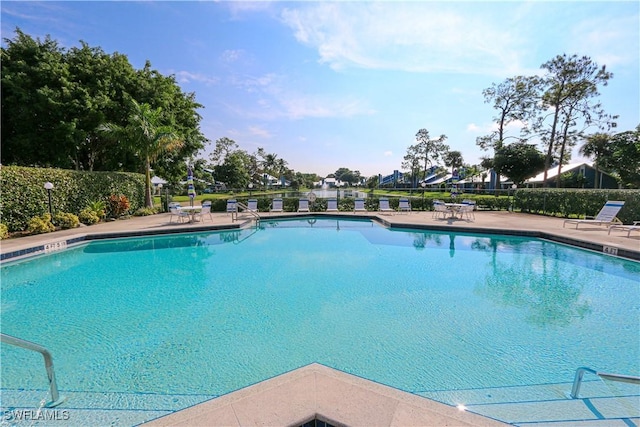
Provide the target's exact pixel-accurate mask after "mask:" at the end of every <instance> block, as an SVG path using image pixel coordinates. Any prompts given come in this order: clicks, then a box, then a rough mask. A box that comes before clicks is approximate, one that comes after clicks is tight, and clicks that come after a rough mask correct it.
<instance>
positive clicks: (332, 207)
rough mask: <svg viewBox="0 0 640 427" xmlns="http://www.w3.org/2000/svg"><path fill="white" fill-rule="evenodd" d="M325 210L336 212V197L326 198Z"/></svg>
mask: <svg viewBox="0 0 640 427" xmlns="http://www.w3.org/2000/svg"><path fill="white" fill-rule="evenodd" d="M327 212H338V199H336V198H335V197H334V198H333V199H328V200H327Z"/></svg>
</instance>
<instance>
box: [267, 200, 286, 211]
mask: <svg viewBox="0 0 640 427" xmlns="http://www.w3.org/2000/svg"><path fill="white" fill-rule="evenodd" d="M270 211H271V212H282V211H283V208H282V199H280V198H278V199H273V200H272V201H271V209H270Z"/></svg>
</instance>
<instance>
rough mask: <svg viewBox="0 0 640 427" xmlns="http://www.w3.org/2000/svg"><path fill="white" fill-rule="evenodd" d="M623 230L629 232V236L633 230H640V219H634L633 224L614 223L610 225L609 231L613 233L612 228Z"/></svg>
mask: <svg viewBox="0 0 640 427" xmlns="http://www.w3.org/2000/svg"><path fill="white" fill-rule="evenodd" d="M616 229H618V230H622V231H626V232H627V237H631V232H632V231H640V221H633V225H625V224H614V225H610V226H609V233H608V234H611V230H616Z"/></svg>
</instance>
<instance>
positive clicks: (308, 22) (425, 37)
mask: <svg viewBox="0 0 640 427" xmlns="http://www.w3.org/2000/svg"><path fill="white" fill-rule="evenodd" d="M453 5H454V6H453V7H451V6H450V5H449V4H446V3H444V2H408V3H396V2H393V3H392V2H387V3H384V2H383V3H371V2H353V3H352V2H346V3H344V2H339V3H338V2H333V3H311V4H310V5H309V4H305V5H304V6H300V7H298V8H295V9H293V8H289V9H284V10H283V11H282V14H281V17H282V20H283V22H284V23H285V24H286V25H288V26H289V27H290V28H291V29H292V30H293V31H294V35H295V37H296V38H297V40H298V41H300V42H301V43H303V44H306V45H309V46H311V47H313V48H315V49H317V51H318V54H319V56H320V61H321V62H323V63H327V64H329V65H330V66H331V67H332V68H334V69H342V68H347V67H359V68H374V69H393V70H404V71H415V72H429V71H440V72H465V73H469V72H477V73H479V72H487V71H490V72H495V73H499V74H505V73H510V74H511V73H513V71H514V70H516V69H518V64H519V62H520V58H519V56H520V53H519V52H520V51H521V49H520V45H521V43H522V39H521V38H520V37H516V36H515V35H514V34H512V33H510V32H509V30H508V28H510V27H511V25H509V23H505V22H501V21H500V20H502V19H503V18H504V17H505V16H509V14H508V13H507V12H504V13H497V16H496V11H500V9H499V8H490V11H489V12H486V13H481V14H480V13H478V11H479V9H478V8H474V7H472V6H470V7H465V8H460V7H459V6H460V3H457V2H454V3H453ZM513 7H517V6H512V7H511V9H513ZM487 9H489V8H487ZM514 19H517V18H514Z"/></svg>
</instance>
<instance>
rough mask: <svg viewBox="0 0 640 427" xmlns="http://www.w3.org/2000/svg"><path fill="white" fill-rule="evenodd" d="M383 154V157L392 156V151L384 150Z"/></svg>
mask: <svg viewBox="0 0 640 427" xmlns="http://www.w3.org/2000/svg"><path fill="white" fill-rule="evenodd" d="M384 156H385V157H391V156H393V151H385V152H384Z"/></svg>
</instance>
